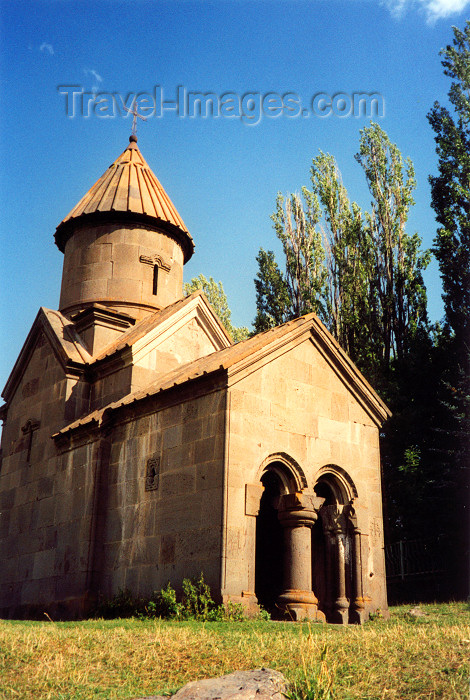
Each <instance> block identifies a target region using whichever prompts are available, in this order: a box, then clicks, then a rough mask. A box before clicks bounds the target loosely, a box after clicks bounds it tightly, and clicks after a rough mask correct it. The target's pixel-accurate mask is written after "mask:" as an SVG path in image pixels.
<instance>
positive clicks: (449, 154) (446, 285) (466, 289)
mask: <svg viewBox="0 0 470 700" xmlns="http://www.w3.org/2000/svg"><path fill="white" fill-rule="evenodd" d="M453 31H454V41H453V45H452V46H447V47H446V48H445V49H443V51H441V54H442V55H443V56H444V60H443V61H442V65H443V67H444V73H445V75H447V76H449V77H450V78H452V80H453V82H452V84H451V87H450V90H449V101H450V104H451V110H449V109H447V108H446V107H442V106H441V105H440V104H439V103H438V102H435V103H434V106H433V108H432V109H431V111H430V112H429V114H428V119H429V122H430V124H431V126H432V128H433V130H434V132H435V134H436V136H435V141H436V152H437V155H438V158H439V164H438V168H439V174H438V175H437V176H431V177H430V178H429V181H430V183H431V193H432V206H433V208H434V211H435V212H436V218H437V221H438V222H439V224H440V228H439V229H438V231H437V236H436V239H435V241H434V254H435V256H436V258H437V260H438V262H439V269H440V272H441V277H442V285H443V290H444V294H443V299H444V304H445V314H446V321H447V323H448V325H449V327H450V329H451V330H452V332H453V333H454V334H455V335H456V336H457V337H458V338H459V340H460V339H461V340H462V341H463V340H464V339H466V342H467V352H468V340H469V333H470V96H469V91H470V20H469V21H467V23H466V25H465V29H464V30H463V31H461V30H459V29H457V28H456V27H454V28H453ZM452 112H453V113H452Z"/></svg>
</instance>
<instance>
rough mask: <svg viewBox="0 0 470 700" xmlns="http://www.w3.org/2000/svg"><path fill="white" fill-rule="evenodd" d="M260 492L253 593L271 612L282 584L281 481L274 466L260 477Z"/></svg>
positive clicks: (273, 610)
mask: <svg viewBox="0 0 470 700" xmlns="http://www.w3.org/2000/svg"><path fill="white" fill-rule="evenodd" d="M261 483H262V484H263V486H264V492H263V495H262V497H261V502H260V509H259V514H258V516H257V518H256V560H255V593H256V597H257V598H258V603H259V604H260V605H262V606H263V608H265V609H266V610H268V611H269V612H270V613H271V614H272V613H274V612H275V610H276V601H277V599H278V597H279V595H280V594H281V591H282V584H283V555H284V551H283V529H282V526H281V523H280V522H279V518H278V505H279V498H280V496H281V493H283V492H284V489H283V484H282V481H281V478H280V476H279V474H278V473H276V470H275V469H269V468H268V470H267V471H265V473H264V474H263V476H262V477H261Z"/></svg>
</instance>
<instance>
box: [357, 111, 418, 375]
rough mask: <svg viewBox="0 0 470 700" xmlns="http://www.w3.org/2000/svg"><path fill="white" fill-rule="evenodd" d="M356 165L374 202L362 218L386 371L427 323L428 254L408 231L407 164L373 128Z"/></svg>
mask: <svg viewBox="0 0 470 700" xmlns="http://www.w3.org/2000/svg"><path fill="white" fill-rule="evenodd" d="M356 160H357V161H358V163H360V165H361V166H362V168H363V170H364V174H365V176H366V180H367V184H368V187H369V191H370V193H371V195H372V198H373V199H372V203H371V211H370V212H368V213H367V214H366V224H367V228H368V231H369V236H370V246H369V250H370V251H371V252H372V254H373V260H372V267H371V269H372V270H373V278H372V280H371V282H372V283H371V284H370V285H369V294H370V295H371V298H370V303H371V304H372V306H373V308H374V318H373V322H374V325H375V328H372V329H371V330H372V331H373V332H374V331H375V335H376V340H377V341H378V342H376V351H377V357H376V358H375V360H376V362H377V363H378V364H379V365H380V366H381V367H382V368H383V370H384V371H385V372H387V371H388V370H389V369H390V366H391V362H392V360H398V361H402V360H403V358H404V356H405V354H406V352H407V351H408V350H409V348H410V345H411V343H412V340H413V337H414V335H415V333H416V331H417V329H418V327H420V326H422V325H423V324H424V325H426V324H427V312H426V289H425V287H424V282H423V277H422V271H423V270H424V269H426V267H427V265H428V264H429V261H430V253H429V251H425V252H423V253H421V252H420V245H421V239H420V238H419V236H418V235H417V234H414V235H413V236H410V235H409V234H408V233H407V232H406V222H407V219H408V212H409V209H410V207H411V206H412V205H413V204H414V200H413V190H414V189H415V187H416V180H415V175H414V168H413V164H412V162H411V160H410V159H409V158H407V159H406V160H405V162H403V158H402V155H401V153H400V151H399V149H398V147H397V146H396V145H395V144H393V143H392V142H391V141H390V139H389V137H388V136H387V134H386V133H385V132H384V131H383V129H381V128H380V126H379V125H378V124H374V123H372V124H371V125H370V127H366V128H365V129H362V130H361V138H360V146H359V152H358V153H357V154H356Z"/></svg>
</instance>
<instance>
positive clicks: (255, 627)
mask: <svg viewBox="0 0 470 700" xmlns="http://www.w3.org/2000/svg"><path fill="white" fill-rule="evenodd" d="M407 609H408V608H404V607H402V608H395V609H392V617H391V619H390V620H389V621H374V622H369V623H367V624H366V625H364V626H363V627H356V626H354V627H353V626H352V627H348V628H340V627H336V626H333V625H324V626H322V625H313V626H311V627H309V626H308V625H299V624H284V623H275V622H240V623H219V622H209V623H200V622H199V623H196V622H165V621H160V620H156V621H149V620H147V621H141V620H110V621H102V620H93V621H85V622H77V623H55V622H10V621H3V622H0V697H1V698H22V699H23V698H24V699H25V700H26V699H28V698H35V699H36V698H54V699H61V700H65V699H71V698H109V699H111V698H132V697H137V696H139V695H150V694H155V693H157V692H158V693H161V692H165V693H167V692H171V691H174V690H176V689H177V688H178V687H181V686H182V685H184V684H185V683H186V682H188V681H189V680H194V679H196V678H204V677H210V676H216V675H222V674H224V673H229V672H231V671H234V670H237V669H250V668H259V667H261V666H268V667H270V668H275V669H277V670H279V671H282V672H283V673H284V674H285V675H286V676H287V678H288V679H289V681H291V683H292V685H291V692H292V695H293V697H294V698H295V700H313V698H315V700H317V699H318V698H323V699H324V700H328V699H329V698H338V699H339V698H341V699H345V700H356V699H359V698H361V699H366V698H367V699H373V698H377V699H379V698H380V699H383V698H387V699H396V700H401V699H402V698H405V699H406V698H422V699H423V700H424V699H426V700H428V699H435V698H445V699H447V698H448V699H449V700H450V699H455V698H465V699H467V698H468V668H467V664H468V658H469V652H470V610H469V608H468V606H467V605H465V604H453V605H447V606H422V609H423V610H424V612H425V613H426V615H425V617H423V618H419V619H417V620H415V619H413V618H410V617H409V616H408V615H407V612H406V611H407Z"/></svg>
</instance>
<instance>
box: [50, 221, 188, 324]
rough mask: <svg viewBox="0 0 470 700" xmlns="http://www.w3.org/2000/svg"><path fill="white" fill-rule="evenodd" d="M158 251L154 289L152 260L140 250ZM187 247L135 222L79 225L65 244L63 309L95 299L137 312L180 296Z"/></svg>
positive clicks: (140, 313) (142, 313)
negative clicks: (160, 266) (159, 265)
mask: <svg viewBox="0 0 470 700" xmlns="http://www.w3.org/2000/svg"><path fill="white" fill-rule="evenodd" d="M156 253H158V255H159V256H160V257H161V258H162V259H163V262H164V264H165V265H166V266H168V267H170V269H169V270H166V269H160V270H159V274H158V293H157V295H154V294H153V265H152V264H146V263H144V262H142V261H141V256H146V257H147V258H152V256H153V255H155V254H156ZM182 286H183V251H182V250H181V247H180V246H179V244H178V243H176V241H174V240H173V239H172V238H170V237H169V236H167V235H165V234H164V233H161V232H158V231H156V230H150V229H148V228H144V227H143V226H141V225H138V224H135V225H132V224H128V225H125V224H106V225H101V226H90V227H83V228H79V229H77V230H76V231H75V232H74V234H73V236H71V238H69V240H68V241H67V243H66V247H65V255H64V269H63V274H62V289H61V293H60V304H59V309H60V310H61V311H65V312H66V313H68V312H73V311H77V310H79V309H81V308H84V307H85V306H86V305H87V304H89V303H91V302H98V303H101V304H108V305H109V306H110V307H112V308H115V309H116V310H117V311H125V312H126V313H129V314H130V315H131V316H133V317H134V318H138V319H140V318H142V317H143V316H145V314H146V313H148V311H149V310H151V309H152V308H155V309H161V308H163V307H165V306H168V304H172V303H173V302H174V301H176V300H177V299H180V298H181V297H182Z"/></svg>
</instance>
